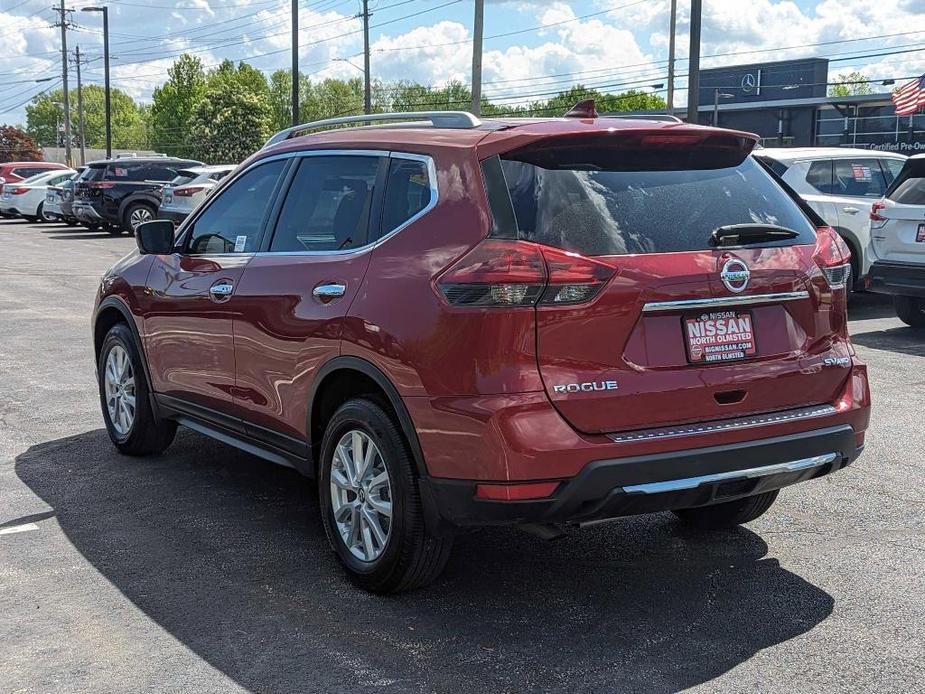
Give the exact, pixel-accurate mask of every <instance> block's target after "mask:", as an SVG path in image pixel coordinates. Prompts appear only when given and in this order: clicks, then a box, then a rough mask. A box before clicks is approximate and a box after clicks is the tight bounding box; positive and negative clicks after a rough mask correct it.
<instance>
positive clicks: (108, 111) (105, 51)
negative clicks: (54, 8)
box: [81, 5, 112, 159]
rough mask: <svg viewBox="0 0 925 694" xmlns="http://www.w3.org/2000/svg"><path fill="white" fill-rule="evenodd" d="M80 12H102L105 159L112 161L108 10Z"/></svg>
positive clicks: (87, 8) (95, 9) (91, 9)
mask: <svg viewBox="0 0 925 694" xmlns="http://www.w3.org/2000/svg"><path fill="white" fill-rule="evenodd" d="M81 11H82V12H102V13H103V62H104V63H105V64H104V66H103V70H104V75H105V78H104V81H105V88H106V96H105V106H106V158H107V159H112V108H111V103H110V88H109V8H108V7H106V6H105V5H103V6H102V7H82V8H81Z"/></svg>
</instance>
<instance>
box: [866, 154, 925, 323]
mask: <svg viewBox="0 0 925 694" xmlns="http://www.w3.org/2000/svg"><path fill="white" fill-rule="evenodd" d="M867 259H868V262H869V263H870V265H869V266H868V273H869V275H868V284H869V287H870V290H871V291H874V292H879V293H881V294H892V295H893V303H894V305H895V306H896V315H898V316H899V318H900V320H902V321H903V322H904V323H906V324H908V325H911V326H912V327H914V328H925V154H917V155H915V156H913V157H909V159H907V160H906V163H905V164H904V166H903V168H902V170H901V171H900V172H899V175H898V176H897V177H896V180H894V181H893V183H892V185H890V187H889V188H887V191H886V195H885V196H884V198H883V199H882V200H878V201H877V202H875V203H874V204H873V205H872V206H871V209H870V245H869V247H868V250H867Z"/></svg>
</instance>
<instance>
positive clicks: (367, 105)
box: [363, 0, 373, 115]
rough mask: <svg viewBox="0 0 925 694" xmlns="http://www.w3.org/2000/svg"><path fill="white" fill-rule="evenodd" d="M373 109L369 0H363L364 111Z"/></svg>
mask: <svg viewBox="0 0 925 694" xmlns="http://www.w3.org/2000/svg"><path fill="white" fill-rule="evenodd" d="M372 110H373V95H372V85H371V82H370V74H369V0H363V113H365V114H367V115H368V114H370V113H372Z"/></svg>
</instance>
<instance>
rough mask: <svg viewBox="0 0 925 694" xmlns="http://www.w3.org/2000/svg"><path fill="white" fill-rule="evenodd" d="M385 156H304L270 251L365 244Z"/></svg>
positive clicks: (317, 249)
mask: <svg viewBox="0 0 925 694" xmlns="http://www.w3.org/2000/svg"><path fill="white" fill-rule="evenodd" d="M380 159H381V157H363V156H320V157H305V158H303V159H302V161H301V162H300V163H299V170H298V171H297V172H296V175H295V177H294V178H293V180H292V185H291V186H290V188H289V192H288V193H287V195H286V202H285V203H284V204H283V209H282V211H281V212H280V215H279V221H278V222H277V223H276V231H275V233H274V234H273V240H272V241H271V243H270V251H271V252H294V251H336V250H341V249H346V248H357V247H359V246H363V245H365V244H366V242H367V238H368V230H369V215H370V208H371V206H372V199H373V189H374V188H375V183H376V174H377V172H378V171H379V161H380Z"/></svg>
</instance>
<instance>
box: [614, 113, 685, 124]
mask: <svg viewBox="0 0 925 694" xmlns="http://www.w3.org/2000/svg"><path fill="white" fill-rule="evenodd" d="M606 116H607V117H608V118H624V119H627V120H657V121H664V122H665V123H683V122H684V121H683V120H681V119H680V118H678V117H677V116H669V115H668V114H667V113H652V114H649V115H646V114H644V113H627V114H622V113H619V112H617V113H608V114H606Z"/></svg>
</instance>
